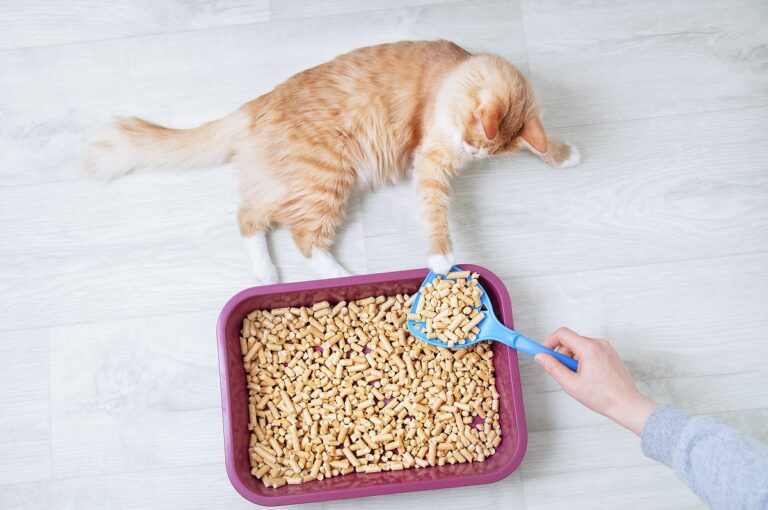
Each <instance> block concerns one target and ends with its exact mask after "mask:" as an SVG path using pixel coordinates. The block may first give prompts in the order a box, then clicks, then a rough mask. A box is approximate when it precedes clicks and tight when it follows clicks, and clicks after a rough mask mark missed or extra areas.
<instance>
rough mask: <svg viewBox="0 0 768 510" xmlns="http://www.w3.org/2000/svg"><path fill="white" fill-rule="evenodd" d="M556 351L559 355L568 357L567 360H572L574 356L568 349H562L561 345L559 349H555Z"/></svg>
mask: <svg viewBox="0 0 768 510" xmlns="http://www.w3.org/2000/svg"><path fill="white" fill-rule="evenodd" d="M556 351H557V352H559V353H560V354H564V355H566V356H568V357H569V358H573V356H574V354H573V351H571V350H570V349H569V348H568V347H563V346H562V345H561V346H560V348H559V349H556Z"/></svg>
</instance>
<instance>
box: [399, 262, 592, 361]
mask: <svg viewBox="0 0 768 510" xmlns="http://www.w3.org/2000/svg"><path fill="white" fill-rule="evenodd" d="M461 271H462V270H461V269H460V268H458V267H453V268H452V269H451V271H450V272H451V273H453V272H461ZM449 274H450V273H449ZM439 276H440V277H441V278H442V279H443V280H447V279H448V278H446V277H445V275H439ZM437 277H438V275H437V274H436V273H435V272H433V271H430V273H429V274H428V275H427V277H426V278H425V279H424V282H423V283H422V284H421V287H424V286H425V285H428V284H430V283H432V282H433V281H434V280H435V278H437ZM472 278H473V276H472V273H470V276H469V277H467V278H466V280H467V281H469V280H471V279H472ZM477 288H478V289H479V290H480V303H481V304H480V306H479V307H475V306H472V307H471V308H473V309H475V310H477V311H479V312H480V313H483V314H485V317H484V318H482V319H481V320H480V322H478V323H477V324H475V326H476V327H477V328H478V329H479V330H480V331H479V333H477V334H476V335H475V338H474V339H472V338H471V337H469V336H467V337H465V338H463V339H461V340H464V342H463V343H459V342H456V343H455V345H449V344H448V343H446V342H444V341H442V340H440V339H438V338H429V337H428V336H427V328H426V323H425V322H424V321H419V320H411V319H409V320H408V330H409V331H410V332H411V334H412V335H413V336H415V337H417V338H419V339H421V340H424V341H425V342H427V343H429V344H431V345H434V346H436V347H450V348H460V347H469V346H470V345H475V344H476V343H478V342H483V341H486V340H494V341H496V342H501V343H503V344H504V345H508V346H509V347H512V348H513V349H517V350H518V351H522V352H524V353H526V354H530V355H531V356H535V355H537V354H538V353H540V352H544V353H547V354H549V355H550V356H553V357H554V358H555V359H557V360H558V361H559V362H560V363H562V364H563V365H565V366H566V367H568V368H570V369H571V370H573V371H574V372H576V370H577V369H578V366H579V362H578V361H576V360H575V359H573V358H569V357H568V356H566V355H564V354H560V353H559V352H557V351H553V350H552V349H548V348H546V347H544V346H543V345H541V344H540V343H538V342H534V341H533V340H531V339H530V338H527V337H525V336H523V335H521V334H520V333H518V332H517V331H515V330H513V329H510V328H508V327H506V326H505V325H503V324H502V323H501V322H499V319H497V318H496V314H495V313H494V312H493V306H492V305H491V300H490V298H489V297H488V294H486V292H485V289H483V287H482V286H481V285H480V282H479V281H478V282H477ZM420 291H421V288H419V292H417V293H416V297H415V298H414V301H413V305H412V306H411V314H416V312H417V311H418V309H419V301H420V300H421V298H422V297H423V296H422V294H421V292H420ZM456 331H458V332H459V335H456V336H460V335H463V334H464V333H463V330H460V329H459V328H456V329H455V330H454V331H453V333H456Z"/></svg>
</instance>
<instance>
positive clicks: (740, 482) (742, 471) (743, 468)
mask: <svg viewBox="0 0 768 510" xmlns="http://www.w3.org/2000/svg"><path fill="white" fill-rule="evenodd" d="M642 449H643V453H644V454H645V455H646V456H647V457H650V458H652V459H654V460H657V461H659V462H662V463H664V464H666V465H667V466H669V467H671V468H672V469H674V470H675V473H676V474H677V476H678V477H679V478H680V479H681V480H682V481H683V482H685V483H686V485H688V487H690V488H691V490H692V491H693V492H695V493H696V494H697V495H698V496H699V497H700V498H701V499H702V500H703V501H704V502H705V503H706V504H707V505H708V506H709V507H710V508H713V509H715V510H719V509H729V510H730V509H745V510H756V509H760V510H765V509H768V446H766V445H764V444H762V443H760V442H758V441H756V440H754V439H752V438H749V437H746V436H744V435H742V434H740V433H738V432H736V431H735V430H734V429H732V428H730V427H727V426H725V425H723V424H721V423H718V422H716V421H714V420H711V419H709V418H705V417H690V416H688V415H686V414H685V413H683V412H682V411H680V410H679V409H677V408H675V407H672V406H669V405H663V406H660V407H659V408H657V409H656V410H655V411H653V413H651V415H650V416H649V417H648V421H647V422H646V424H645V429H644V430H643V437H642Z"/></svg>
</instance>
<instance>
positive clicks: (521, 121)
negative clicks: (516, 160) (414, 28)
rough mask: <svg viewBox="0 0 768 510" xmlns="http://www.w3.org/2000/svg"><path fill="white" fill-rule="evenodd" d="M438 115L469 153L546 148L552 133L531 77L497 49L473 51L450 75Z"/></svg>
mask: <svg viewBox="0 0 768 510" xmlns="http://www.w3.org/2000/svg"><path fill="white" fill-rule="evenodd" d="M436 116H437V120H438V123H439V124H440V127H441V128H442V130H443V132H444V134H446V135H447V136H449V138H450V140H451V145H452V146H453V147H454V149H456V150H457V151H458V152H460V153H461V154H462V155H463V156H464V157H466V158H470V159H472V158H474V159H479V158H483V157H486V156H490V155H493V154H499V153H502V152H509V151H512V150H515V149H517V148H518V147H520V146H526V147H528V148H529V149H532V150H533V151H535V152H537V153H540V154H543V153H546V152H547V145H548V144H547V136H546V133H545V131H544V127H543V126H542V124H541V121H540V120H539V112H538V107H537V105H536V100H535V99H534V97H533V93H532V91H531V88H530V85H529V84H528V81H527V80H526V79H525V77H524V76H523V75H522V74H521V73H520V71H518V70H517V68H515V66H513V65H512V64H510V63H509V62H507V61H506V60H504V59H503V58H501V57H499V56H496V55H485V54H484V55H476V56H473V57H471V58H470V59H468V60H467V61H466V62H464V63H463V64H461V65H460V66H459V67H458V68H457V69H456V70H455V71H454V72H453V73H452V74H451V75H450V76H449V77H448V78H446V80H445V82H444V83H443V86H442V87H441V90H440V92H439V93H438V100H437V103H436Z"/></svg>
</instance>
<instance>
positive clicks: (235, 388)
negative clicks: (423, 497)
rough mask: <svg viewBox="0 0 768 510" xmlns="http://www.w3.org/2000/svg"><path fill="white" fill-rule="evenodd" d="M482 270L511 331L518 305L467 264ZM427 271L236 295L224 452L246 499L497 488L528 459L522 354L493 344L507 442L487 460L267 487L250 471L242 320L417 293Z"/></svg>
mask: <svg viewBox="0 0 768 510" xmlns="http://www.w3.org/2000/svg"><path fill="white" fill-rule="evenodd" d="M461 267H462V269H467V270H470V271H474V272H477V273H478V274H479V275H480V283H481V284H482V285H483V287H484V288H485V290H486V292H487V293H488V294H489V296H490V298H491V302H492V303H493V308H494V310H495V311H496V314H497V316H498V318H499V320H500V321H501V322H502V323H504V324H505V325H506V326H508V327H510V328H512V327H513V324H512V304H511V302H510V299H509V293H507V289H506V288H505V287H504V284H503V283H502V281H501V280H500V279H499V277H498V276H496V275H495V274H493V273H492V272H491V271H489V270H488V269H485V268H484V267H480V266H475V265H471V264H462V265H461ZM427 273H428V270H426V269H413V270H409V271H396V272H392V273H381V274H372V275H363V276H350V277H347V278H333V279H329V280H317V281H310V282H298V283H285V284H278V285H268V286H265V287H254V288H250V289H246V290H244V291H242V292H240V293H238V294H236V295H235V296H234V297H233V298H232V299H230V300H229V302H228V303H227V304H226V305H225V306H224V309H223V310H222V311H221V314H220V315H219V323H218V331H217V333H218V343H219V378H220V381H221V407H222V414H223V418H224V454H225V458H226V466H227V474H228V475H229V480H230V481H231V482H232V485H233V486H234V487H235V490H237V492H239V493H240V494H241V495H242V496H243V497H244V498H245V499H247V500H249V501H251V502H253V503H257V504H259V505H265V506H277V505H294V504H299V503H311V502H316V501H328V500H335V499H348V498H360V497H365V496H377V495H381V494H396V493H401V492H411V491H421V490H429V489H444V488H448V487H463V486H467V485H479V484H484V483H492V482H496V481H499V480H501V479H502V478H504V477H506V476H507V475H509V474H510V473H512V471H514V470H515V469H516V468H517V466H519V465H520V463H521V462H522V460H523V456H524V455H525V448H526V445H527V442H528V433H527V431H526V426H525V414H524V411H523V395H522V391H521V387H520V372H519V369H518V364H517V352H516V351H515V350H514V349H511V348H509V347H507V346H505V345H503V344H501V343H498V342H495V343H494V345H493V353H494V358H493V364H494V369H495V371H496V390H497V391H498V392H499V417H500V420H499V421H500V425H501V431H502V442H501V444H500V445H499V447H498V448H497V449H496V453H495V454H494V455H493V456H491V457H489V458H488V459H486V460H485V462H475V463H471V464H470V463H464V464H453V465H448V464H446V465H445V466H436V467H427V468H422V469H415V468H412V469H405V470H402V471H387V472H381V473H367V474H366V473H352V474H349V475H344V476H337V477H333V478H328V479H325V480H321V481H313V482H309V483H305V484H301V485H285V486H283V487H279V488H277V489H271V488H267V487H264V485H262V483H261V482H260V481H259V480H258V479H256V478H255V477H254V476H253V475H252V474H251V466H250V462H249V460H248V441H249V437H250V433H249V431H248V391H247V389H246V382H245V369H244V368H243V362H242V355H241V354H240V328H241V327H242V322H243V318H244V317H245V316H246V315H247V314H248V313H250V312H251V311H253V310H256V309H271V308H280V307H285V306H290V307H298V306H307V305H311V304H312V303H316V302H318V301H330V302H331V303H334V302H338V301H341V300H346V301H349V300H355V299H361V298H364V297H367V296H377V295H394V294H399V293H404V292H407V293H413V292H416V291H417V290H418V288H419V286H420V285H421V282H422V280H423V279H424V277H425V276H426V275H427Z"/></svg>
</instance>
